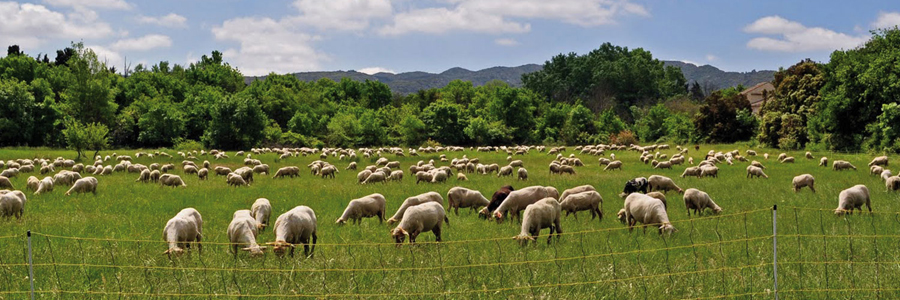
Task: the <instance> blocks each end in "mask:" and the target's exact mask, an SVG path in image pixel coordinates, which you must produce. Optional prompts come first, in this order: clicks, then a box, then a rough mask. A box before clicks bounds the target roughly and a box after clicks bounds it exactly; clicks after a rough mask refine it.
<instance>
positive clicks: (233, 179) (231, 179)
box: [225, 173, 250, 186]
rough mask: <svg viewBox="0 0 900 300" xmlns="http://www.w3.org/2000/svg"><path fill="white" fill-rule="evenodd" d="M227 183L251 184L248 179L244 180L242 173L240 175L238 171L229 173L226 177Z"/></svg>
mask: <svg viewBox="0 0 900 300" xmlns="http://www.w3.org/2000/svg"><path fill="white" fill-rule="evenodd" d="M225 183H227V184H228V186H249V185H250V184H249V183H247V181H245V180H244V178H243V177H241V175H238V174H236V173H230V174H228V177H226V178H225Z"/></svg>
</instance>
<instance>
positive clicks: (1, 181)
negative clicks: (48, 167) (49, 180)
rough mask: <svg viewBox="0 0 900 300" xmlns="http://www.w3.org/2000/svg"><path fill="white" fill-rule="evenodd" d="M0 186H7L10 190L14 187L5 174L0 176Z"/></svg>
mask: <svg viewBox="0 0 900 300" xmlns="http://www.w3.org/2000/svg"><path fill="white" fill-rule="evenodd" d="M32 177H34V176H32ZM35 178H37V177H35ZM0 188H7V189H11V190H12V189H15V187H13V184H12V182H11V181H9V178H6V177H5V176H0Z"/></svg>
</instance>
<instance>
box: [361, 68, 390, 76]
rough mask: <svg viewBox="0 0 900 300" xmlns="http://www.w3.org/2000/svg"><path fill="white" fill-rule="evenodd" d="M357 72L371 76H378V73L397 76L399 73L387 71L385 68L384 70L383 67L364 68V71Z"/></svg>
mask: <svg viewBox="0 0 900 300" xmlns="http://www.w3.org/2000/svg"><path fill="white" fill-rule="evenodd" d="M356 71H357V72H360V73H366V74H369V75H374V74H377V73H391V74H397V72H394V70H390V69H385V68H382V67H369V68H362V69H359V70H356Z"/></svg>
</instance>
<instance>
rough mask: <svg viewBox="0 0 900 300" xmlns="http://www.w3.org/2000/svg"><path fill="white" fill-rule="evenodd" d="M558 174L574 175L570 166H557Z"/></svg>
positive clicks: (573, 169) (573, 170)
mask: <svg viewBox="0 0 900 300" xmlns="http://www.w3.org/2000/svg"><path fill="white" fill-rule="evenodd" d="M559 173H560V174H563V173H565V174H571V175H575V168H574V167H572V166H566V165H562V166H559Z"/></svg>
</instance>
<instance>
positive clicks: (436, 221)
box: [391, 202, 450, 246]
mask: <svg viewBox="0 0 900 300" xmlns="http://www.w3.org/2000/svg"><path fill="white" fill-rule="evenodd" d="M442 221H443V222H446V223H447V224H448V225H449V224H450V219H447V214H446V213H445V212H444V207H443V206H442V205H441V204H440V203H436V202H428V203H422V204H419V205H416V206H413V207H410V208H409V209H408V210H407V212H406V215H404V216H403V220H402V221H400V224H398V225H397V227H396V228H394V229H393V230H391V237H393V238H394V242H395V243H397V245H398V246H399V245H400V244H403V242H404V241H405V240H406V238H407V237H409V243H410V244H414V243H415V242H416V237H418V236H419V234H421V233H422V232H426V231H431V232H433V233H434V237H435V241H438V242H440V241H441V225H442V224H441V222H442Z"/></svg>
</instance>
